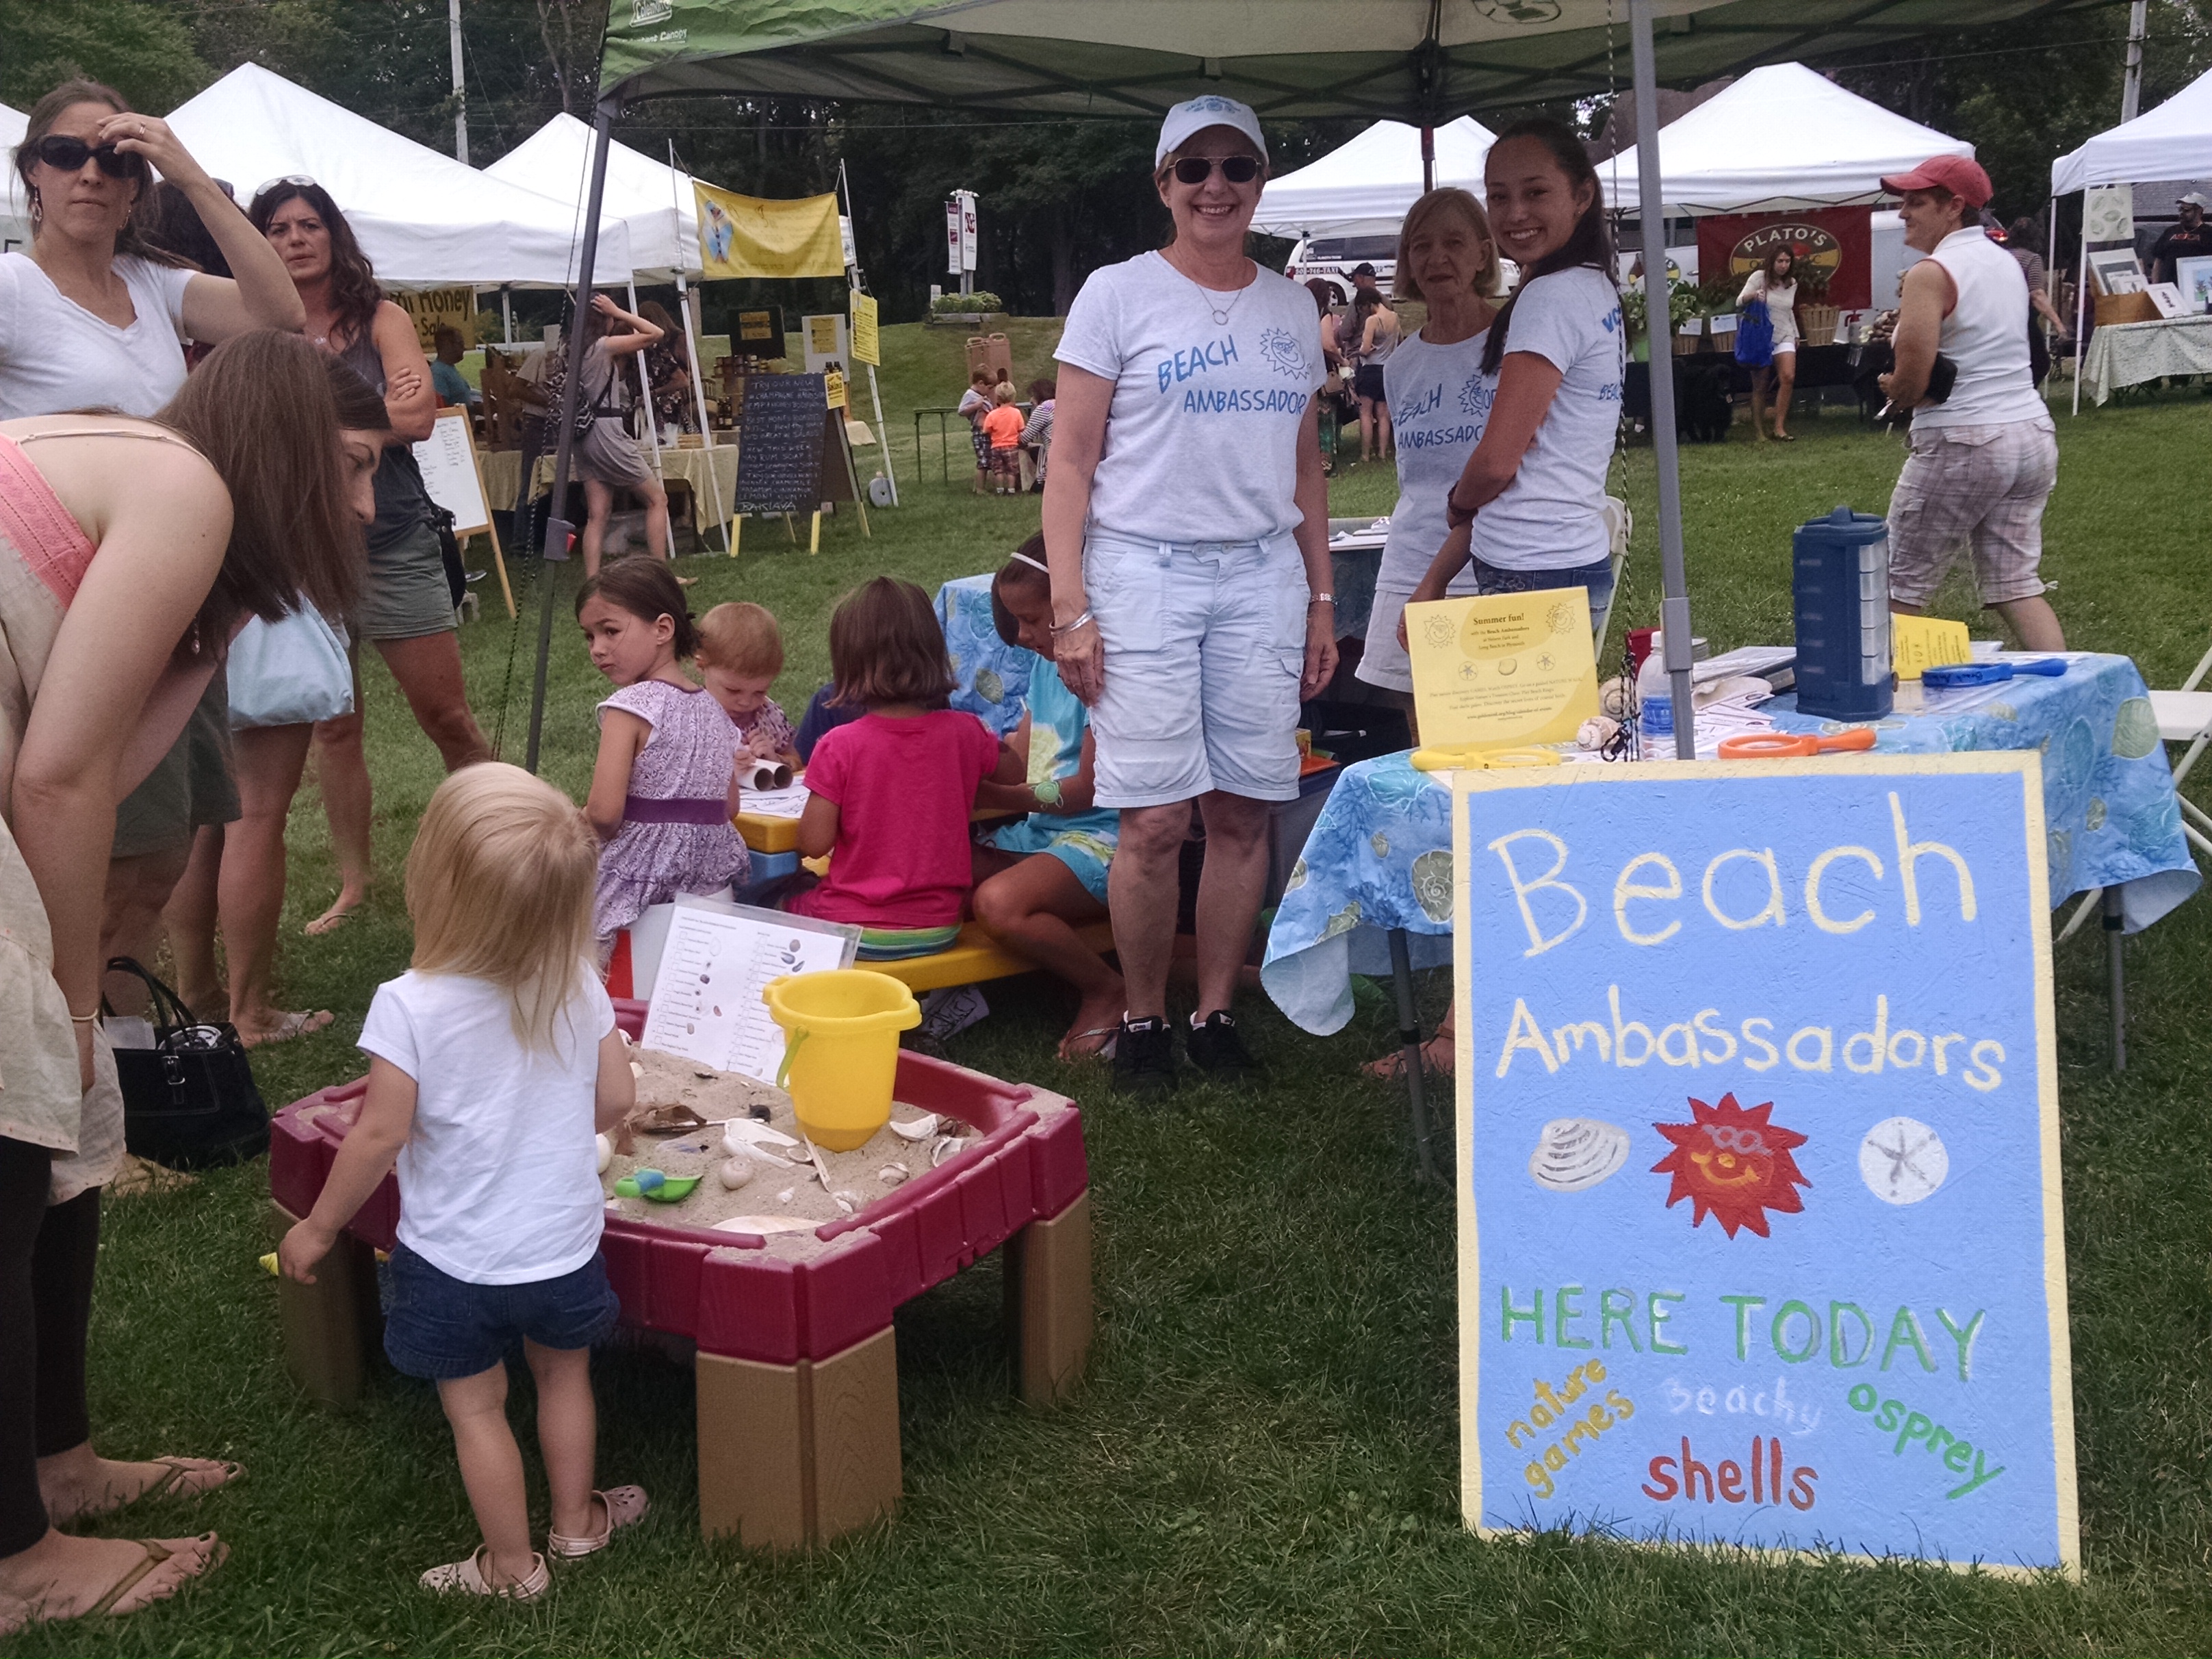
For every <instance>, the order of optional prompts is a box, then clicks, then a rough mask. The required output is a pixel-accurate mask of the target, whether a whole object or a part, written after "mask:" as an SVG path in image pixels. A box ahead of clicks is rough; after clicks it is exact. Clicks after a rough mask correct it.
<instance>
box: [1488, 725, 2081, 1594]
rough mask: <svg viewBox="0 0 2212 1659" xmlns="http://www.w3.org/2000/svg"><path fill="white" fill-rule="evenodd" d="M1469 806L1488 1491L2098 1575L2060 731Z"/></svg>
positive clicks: (1675, 1534)
mask: <svg viewBox="0 0 2212 1659" xmlns="http://www.w3.org/2000/svg"><path fill="white" fill-rule="evenodd" d="M1452 805H1453V815H1454V829H1455V847H1454V857H1455V866H1456V870H1457V904H1458V911H1457V925H1456V930H1455V943H1456V950H1457V980H1458V986H1457V990H1458V999H1459V1002H1458V1007H1459V1022H1460V1065H1459V1088H1460V1097H1459V1127H1460V1134H1459V1151H1460V1167H1459V1171H1458V1175H1459V1237H1460V1359H1461V1366H1460V1375H1461V1379H1462V1383H1461V1387H1462V1396H1461V1436H1462V1470H1461V1479H1462V1501H1463V1504H1464V1509H1465V1514H1466V1517H1467V1521H1468V1524H1469V1525H1470V1526H1473V1527H1475V1528H1480V1529H1483V1530H1503V1529H1510V1528H1553V1527H1562V1528H1574V1529H1577V1530H1588V1531H1594V1532H1600V1533H1603V1534H1607V1535H1608V1536H1615V1537H1623V1538H1629V1539H1636V1540H1643V1541H1661V1540H1669V1539H1671V1540H1680V1541H1695V1542H1705V1543H1727V1544H1730V1545H1735V1546H1738V1547H1750V1548H1760V1549H1778V1550H1787V1549H1821V1550H1838V1551H1842V1552H1844V1553H1851V1554H1857V1555H1864V1556H1876V1557H1879V1556H1888V1555H1896V1556H1911V1557H1919V1558H1923V1559H1931V1560H1937V1561H1942V1562H1946V1563H1948V1564H1951V1565H1957V1566H1964V1565H1969V1564H1977V1563H1978V1564H1981V1565H1986V1566H1988V1567H1990V1568H1992V1569H1996V1570H2000V1571H2021V1570H2027V1569H2054V1568H2055V1569H2058V1570H2061V1571H2066V1572H2068V1573H2069V1574H2078V1572H2079V1571H2080V1559H2081V1558H2080V1543H2079V1526H2078V1521H2077V1518H2076V1509H2075V1468H2074V1435H2073V1404H2072V1385H2071V1381H2070V1370H2069V1366H2070V1360H2069V1352H2068V1346H2067V1326H2066V1277H2065V1261H2064V1255H2063V1250H2064V1245H2063V1224H2062V1214H2061V1208H2060V1202H2059V1169H2058V1102H2057V1064H2056V1042H2055V1038H2054V1036H2053V1028H2052V1024H2051V982H2050V969H2049V962H2050V955H2049V920H2050V902H2049V896H2048V890H2047V883H2046V878H2045V828H2044V820H2043V810H2042V806H2043V784H2042V779H2041V769H2040V757H2039V756H2037V755H2036V754H2034V753H2033V752H2028V753H2017V754H2015V753H2004V754H1966V755H1943V756H1925V757H1922V756H1910V757H1906V756H1899V757H1881V756H1870V757H1824V758H1820V759H1817V760H1805V761H1790V762H1723V763H1713V764H1706V765H1699V766H1695V767H1692V766H1687V765H1678V764H1655V765H1649V766H1618V767H1615V766H1583V767H1560V768H1556V769H1544V770H1538V769H1528V770H1520V771H1486V772H1471V771H1470V772H1461V773H1459V774H1457V775H1455V785H1454V797H1453V803H1452Z"/></svg>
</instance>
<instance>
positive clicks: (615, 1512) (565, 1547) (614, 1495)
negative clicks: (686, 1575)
mask: <svg viewBox="0 0 2212 1659" xmlns="http://www.w3.org/2000/svg"><path fill="white" fill-rule="evenodd" d="M592 1497H593V1498H597V1499H599V1504H600V1506H601V1507H602V1508H603V1509H605V1510H606V1512H607V1524H606V1526H605V1528H604V1529H603V1530H601V1531H600V1532H599V1534H598V1535H597V1536H596V1537H591V1538H569V1537H566V1536H564V1535H563V1534H560V1533H557V1532H549V1533H548V1534H546V1535H545V1553H546V1554H548V1555H550V1556H553V1557H555V1558H556V1559H560V1560H563V1561H573V1560H574V1559H577V1558H578V1557H579V1556H584V1555H596V1554H598V1553H599V1552H600V1551H601V1550H603V1549H605V1548H606V1547H607V1546H608V1545H609V1544H611V1543H612V1542H613V1541H614V1536H615V1529H616V1528H617V1527H627V1526H632V1525H634V1524H635V1523H636V1522H640V1521H641V1520H643V1519H644V1518H645V1512H646V1510H647V1509H648V1508H649V1507H651V1506H650V1505H649V1504H647V1502H646V1497H645V1488H644V1487H642V1486H611V1487H609V1488H608V1489H607V1490H606V1491H605V1492H593V1493H592Z"/></svg>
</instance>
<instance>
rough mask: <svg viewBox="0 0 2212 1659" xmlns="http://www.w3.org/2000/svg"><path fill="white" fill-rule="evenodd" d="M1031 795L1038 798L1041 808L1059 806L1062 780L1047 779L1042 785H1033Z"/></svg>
mask: <svg viewBox="0 0 2212 1659" xmlns="http://www.w3.org/2000/svg"><path fill="white" fill-rule="evenodd" d="M1030 793H1031V794H1032V795H1035V796H1036V800H1037V805H1039V806H1057V805H1060V780H1059V779H1058V778H1047V779H1046V780H1045V781H1043V782H1042V783H1033V784H1031V785H1030Z"/></svg>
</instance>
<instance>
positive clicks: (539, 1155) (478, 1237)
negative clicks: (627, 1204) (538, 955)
mask: <svg viewBox="0 0 2212 1659" xmlns="http://www.w3.org/2000/svg"><path fill="white" fill-rule="evenodd" d="M512 1007H513V1000H512V999H511V998H510V997H509V996H508V994H507V993H506V992H505V991H503V990H501V988H500V987H498V986H496V985H493V984H491V983H489V981H484V980H480V979H470V978H467V977H465V976H464V975H459V974H422V973H416V971H414V970H413V969H409V970H408V971H407V972H406V973H404V974H402V975H400V976H399V977H398V979H395V980H392V981H387V982H386V983H385V984H383V985H380V986H379V987H377V991H376V998H375V1000H374V1001H373V1002H371V1003H370V1004H369V1006H368V1020H367V1022H366V1023H365V1024H363V1025H362V1030H361V1047H362V1049H363V1050H364V1051H365V1052H367V1053H368V1054H374V1055H375V1056H376V1057H377V1058H378V1059H379V1060H389V1061H390V1062H391V1063H392V1065H394V1066H398V1068H399V1069H400V1070H401V1071H403V1072H404V1073H407V1075H408V1076H409V1077H410V1078H412V1079H415V1128H414V1133H412V1134H410V1136H409V1137H408V1139H407V1144H406V1145H405V1146H403V1147H401V1148H400V1149H399V1164H398V1172H399V1242H400V1243H402V1244H404V1245H405V1246H406V1247H407V1248H408V1249H410V1250H412V1251H414V1252H415V1254H416V1255H419V1256H421V1257H422V1259H423V1260H424V1261H427V1262H428V1263H429V1264H430V1265H431V1266H432V1267H435V1268H437V1269H438V1271H439V1272H441V1273H448V1274H451V1275H452V1276H453V1278H455V1279H461V1280H464V1281H465V1282H466V1283H468V1284H471V1285H532V1284H536V1283H537V1282H538V1281H539V1280H540V1279H558V1278H559V1277H560V1276H561V1275H562V1274H563V1273H574V1272H575V1270H576V1269H577V1268H579V1267H582V1266H583V1265H584V1264H585V1263H586V1262H587V1261H590V1260H591V1259H592V1252H593V1251H594V1250H596V1249H599V1233H600V1231H601V1228H602V1226H603V1225H604V1224H605V1219H606V1196H605V1193H604V1192H602V1190H601V1189H600V1187H599V1144H598V1140H597V1138H596V1137H597V1133H598V1131H597V1129H596V1127H595V1121H596V1117H597V1110H598V1108H597V1102H598V1097H599V1043H600V1042H601V1040H602V1039H603V1038H605V1036H606V1034H607V1033H608V1032H609V1031H611V1030H613V1029H614V1024H615V1010H614V1005H613V1004H612V1003H611V1002H610V1001H608V1000H607V994H606V991H605V988H604V987H602V986H601V985H600V984H599V977H598V975H595V974H592V972H591V971H590V970H589V969H586V968H585V967H583V966H582V965H581V964H579V966H578V968H577V973H576V990H575V994H574V995H573V996H572V997H571V998H570V999H569V1000H568V1006H567V1008H566V1009H565V1010H564V1011H563V1012H562V1015H561V1017H560V1018H557V1019H556V1020H555V1022H554V1034H555V1039H556V1040H555V1042H554V1045H553V1047H552V1048H550V1049H545V1048H525V1047H524V1046H523V1044H522V1042H521V1040H520V1038H518V1037H517V1036H515V1034H514V1024H513V1016H512V1014H511V1012H510V1010H511V1009H512Z"/></svg>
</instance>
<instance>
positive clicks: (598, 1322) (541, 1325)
mask: <svg viewBox="0 0 2212 1659" xmlns="http://www.w3.org/2000/svg"><path fill="white" fill-rule="evenodd" d="M386 1271H387V1279H386V1282H387V1283H388V1284H389V1285H390V1286H391V1291H392V1305H391V1307H390V1309H389V1310H387V1311H386V1315H385V1320H384V1352H385V1353H386V1355H387V1356H388V1357H389V1358H391V1361H392V1365H393V1366H394V1367H395V1368H396V1369H397V1370H399V1371H400V1372H402V1373H403V1374H404V1375H405V1376H419V1377H422V1378H424V1379H426V1380H427V1381H429V1382H433V1383H444V1382H450V1381H453V1379H455V1378H458V1377H463V1376H477V1375H479V1374H480V1373H482V1372H484V1371H488V1370H490V1369H491V1368H492V1367H493V1366H495V1365H496V1364H499V1363H500V1361H501V1359H503V1358H506V1357H507V1350H508V1349H510V1348H512V1347H513V1346H514V1344H515V1342H516V1340H518V1339H520V1338H527V1339H528V1340H531V1341H532V1342H535V1343H536V1344H537V1345H538V1346H539V1347H541V1348H588V1347H590V1346H592V1344H593V1343H595V1342H598V1341H600V1340H604V1339H605V1337H606V1336H607V1335H608V1334H609V1333H611V1331H612V1330H613V1329H614V1328H615V1318H616V1316H617V1314H618V1313H620V1312H621V1310H622V1304H621V1303H620V1302H619V1301H618V1300H617V1298H616V1296H615V1292H614V1286H613V1285H610V1284H608V1283H607V1263H606V1258H605V1257H604V1256H602V1255H599V1252H598V1251H596V1250H594V1251H593V1252H592V1259H591V1260H590V1261H586V1263H585V1264H584V1265H583V1266H582V1267H579V1268H577V1269H576V1270H575V1271H574V1272H573V1273H562V1275H561V1276H560V1277H559V1278H558V1279H538V1280H536V1281H535V1282H534V1283H532V1284H528V1285H471V1284H470V1283H469V1282H468V1281H467V1280H466V1279H455V1278H454V1277H453V1275H452V1274H451V1273H445V1272H442V1271H441V1270H440V1269H439V1268H436V1267H432V1266H431V1265H430V1264H429V1263H428V1262H427V1261H424V1260H423V1259H422V1257H421V1256H419V1255H416V1254H415V1252H414V1251H412V1250H410V1249H408V1248H407V1247H406V1246H405V1245H404V1244H401V1245H398V1246H396V1247H395V1248H394V1249H393V1250H392V1261H391V1263H390V1265H389V1267H388V1268H387V1270H386Z"/></svg>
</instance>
